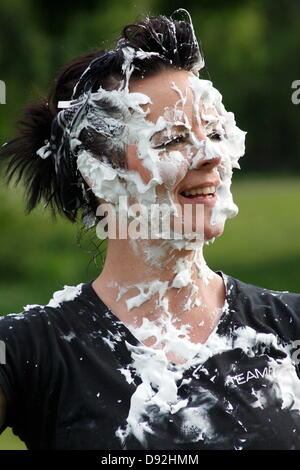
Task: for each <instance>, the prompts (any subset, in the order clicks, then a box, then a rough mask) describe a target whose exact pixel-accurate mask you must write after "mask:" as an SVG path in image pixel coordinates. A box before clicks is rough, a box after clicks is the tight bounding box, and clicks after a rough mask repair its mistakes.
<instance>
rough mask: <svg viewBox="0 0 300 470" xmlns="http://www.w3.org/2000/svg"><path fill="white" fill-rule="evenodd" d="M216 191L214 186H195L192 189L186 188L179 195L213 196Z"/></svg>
mask: <svg viewBox="0 0 300 470" xmlns="http://www.w3.org/2000/svg"><path fill="white" fill-rule="evenodd" d="M215 192H216V187H215V186H206V187H204V188H201V187H197V188H194V189H186V190H185V191H182V192H181V195H182V196H184V197H191V198H193V197H197V196H203V197H210V196H213V195H214V194H215Z"/></svg>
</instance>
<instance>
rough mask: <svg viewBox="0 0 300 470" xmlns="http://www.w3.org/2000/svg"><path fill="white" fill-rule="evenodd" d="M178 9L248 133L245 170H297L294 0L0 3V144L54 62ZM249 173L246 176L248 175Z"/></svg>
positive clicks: (41, 89)
mask: <svg viewBox="0 0 300 470" xmlns="http://www.w3.org/2000/svg"><path fill="white" fill-rule="evenodd" d="M182 6H184V7H185V8H187V9H188V10H189V11H190V13H191V15H192V18H193V22H194V26H195V31H196V34H197V36H198V38H199V39H200V40H201V41H202V43H203V49H204V54H205V59H206V64H207V66H206V69H205V70H204V71H203V72H202V78H206V79H211V80H212V81H213V83H214V85H215V86H216V87H217V88H218V89H220V91H221V93H222V94H223V96H224V104H225V106H226V108H227V109H229V110H232V111H233V112H234V113H235V115H236V118H237V122H238V125H239V126H240V127H241V128H242V129H244V130H247V131H248V135H247V158H245V159H244V161H243V162H242V165H243V168H245V169H246V170H248V172H249V171H250V170H252V171H255V172H262V171H265V172H266V171H268V172H272V173H273V172H276V171H277V172H278V171H281V172H282V171H285V172H289V171H294V170H299V169H300V159H299V153H300V136H299V131H298V127H299V121H300V119H299V113H300V106H296V105H294V104H293V103H292V101H291V94H292V90H291V84H292V82H293V81H294V80H296V79H300V62H299V60H298V59H297V57H298V55H299V48H300V47H299V46H300V36H299V33H298V31H299V18H300V2H299V1H298V0H277V1H276V2H274V1H273V0H247V1H245V0H244V1H241V0H239V1H238V0H227V1H226V2H224V1H221V0H215V1H214V2H210V1H209V0H197V1H196V0H186V1H185V2H184V5H183V4H182V1H181V0H135V1H134V0H124V1H122V2H120V0H110V1H108V0H102V1H99V0H88V1H85V2H83V1H82V0H72V1H71V0H60V1H59V0H53V1H52V2H46V3H45V2H42V1H41V0H28V1H27V2H26V3H25V2H23V1H22V0H1V3H0V79H1V80H4V81H5V82H6V85H7V104H6V105H1V106H2V107H0V132H1V135H0V139H1V142H3V141H5V140H7V139H8V138H9V137H10V136H12V135H13V130H12V123H13V120H14V118H15V117H16V116H17V115H18V114H19V108H20V106H21V105H22V104H23V103H25V102H27V101H28V100H29V99H31V98H32V97H34V96H36V95H38V94H45V93H47V91H48V88H49V86H50V84H51V81H52V79H53V77H54V75H55V72H56V70H57V69H58V68H60V67H62V66H63V65H64V64H65V63H66V62H67V61H68V60H70V59H72V58H73V57H74V56H76V55H79V54H81V53H83V52H85V51H88V50H91V49H95V48H103V47H110V41H111V40H112V39H114V38H116V37H117V36H118V35H119V34H120V31H121V28H122V26H124V24H126V23H131V22H133V21H135V20H136V19H137V18H138V17H141V16H143V15H144V14H147V13H150V14H159V13H160V14H167V15H170V14H171V13H172V12H173V11H174V9H176V8H180V7H182ZM246 173H247V172H246Z"/></svg>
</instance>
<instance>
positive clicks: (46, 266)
mask: <svg viewBox="0 0 300 470" xmlns="http://www.w3.org/2000/svg"><path fill="white" fill-rule="evenodd" d="M233 194H234V200H235V202H236V203H237V204H238V206H239V209H240V214H239V216H238V217H236V218H235V219H233V220H230V221H228V222H227V225H226V229H225V232H224V234H223V236H222V237H220V238H219V239H218V240H216V241H215V243H213V244H212V245H209V246H207V247H206V248H205V256H206V259H207V261H208V264H209V265H210V266H211V267H212V268H213V269H221V270H222V271H224V272H225V273H227V274H230V275H232V276H234V277H237V278H239V279H241V280H243V281H245V282H249V283H252V284H257V285H261V286H264V287H268V288H272V289H276V290H290V291H295V292H299V291H300V275H299V265H300V237H299V234H300V216H299V201H300V177H299V178H293V177H286V176H284V177H282V178H280V177H272V178H270V179H264V178H261V177H260V178H255V179H240V178H239V177H236V180H235V181H234V183H233ZM0 197H1V200H0V220H1V231H0V312H1V314H6V313H10V312H19V311H21V310H22V308H23V306H24V305H26V304H30V303H45V302H47V301H48V299H49V298H50V296H51V293H52V292H53V291H55V290H58V289H61V288H62V286H63V285H65V284H69V285H72V284H76V283H79V282H85V281H87V280H90V279H92V278H94V277H95V276H96V275H97V274H98V272H99V271H100V268H99V266H98V267H97V266H95V265H93V264H89V262H90V260H91V259H92V256H91V255H90V254H88V253H86V252H85V251H84V250H82V249H79V248H78V246H77V244H76V235H77V231H78V230H77V229H76V227H75V226H74V225H72V224H71V223H69V222H67V221H63V220H62V219H61V220H58V221H57V223H55V224H52V222H51V219H50V218H49V216H48V215H47V214H46V213H45V211H44V210H43V209H42V208H40V209H38V210H37V211H36V212H35V213H33V214H32V215H30V216H29V217H24V212H23V208H22V192H20V191H15V190H12V189H11V190H9V189H7V188H5V187H2V188H0ZM88 248H89V244H88V242H86V243H85V249H88ZM22 445H23V444H22V443H20V441H19V440H18V439H17V438H16V437H15V436H14V435H13V434H12V433H11V432H10V430H8V431H6V432H5V433H4V434H2V436H1V437H0V449H19V448H24V447H20V446H22Z"/></svg>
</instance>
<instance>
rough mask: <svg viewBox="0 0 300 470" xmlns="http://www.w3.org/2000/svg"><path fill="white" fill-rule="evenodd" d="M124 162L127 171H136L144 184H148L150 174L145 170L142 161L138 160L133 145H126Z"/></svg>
mask: <svg viewBox="0 0 300 470" xmlns="http://www.w3.org/2000/svg"><path fill="white" fill-rule="evenodd" d="M126 161H127V168H128V170H129V171H137V172H138V173H139V174H140V175H141V178H142V180H143V181H144V183H146V184H147V183H149V181H150V180H151V178H152V174H151V172H150V171H149V170H148V169H147V168H145V167H144V165H143V162H142V160H141V159H140V158H138V155H137V150H136V146H135V145H128V147H127V157H126Z"/></svg>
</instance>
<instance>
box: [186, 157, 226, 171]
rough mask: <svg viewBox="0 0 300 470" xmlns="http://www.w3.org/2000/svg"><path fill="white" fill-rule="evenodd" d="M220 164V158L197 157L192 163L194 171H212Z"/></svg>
mask: <svg viewBox="0 0 300 470" xmlns="http://www.w3.org/2000/svg"><path fill="white" fill-rule="evenodd" d="M220 164H221V157H218V156H216V157H213V158H207V157H202V158H201V157H200V158H199V157H198V158H197V160H196V161H194V162H193V165H192V166H193V168H194V169H196V170H202V169H203V170H204V169H205V170H208V171H210V170H213V169H214V168H216V167H218V166H219V165H220Z"/></svg>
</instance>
